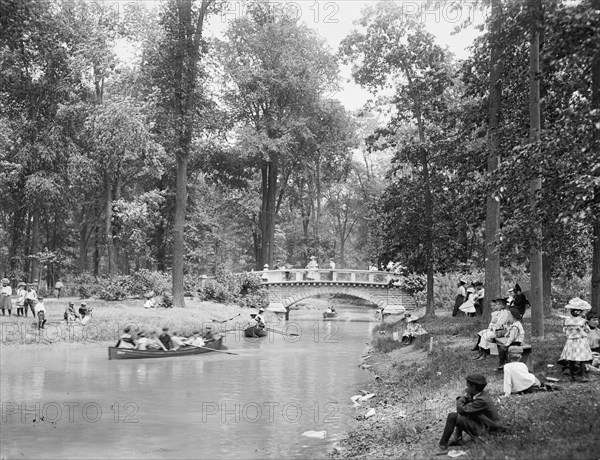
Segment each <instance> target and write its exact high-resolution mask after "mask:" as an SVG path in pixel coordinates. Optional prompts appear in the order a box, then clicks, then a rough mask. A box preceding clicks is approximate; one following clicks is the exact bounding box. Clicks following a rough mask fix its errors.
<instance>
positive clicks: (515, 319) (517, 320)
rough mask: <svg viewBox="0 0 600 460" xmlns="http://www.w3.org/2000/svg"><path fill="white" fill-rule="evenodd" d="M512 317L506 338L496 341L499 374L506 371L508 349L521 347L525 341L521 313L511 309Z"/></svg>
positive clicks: (513, 308)
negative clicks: (516, 346)
mask: <svg viewBox="0 0 600 460" xmlns="http://www.w3.org/2000/svg"><path fill="white" fill-rule="evenodd" d="M508 311H509V313H510V314H511V317H510V318H509V320H508V332H507V334H506V335H505V336H504V337H500V338H497V339H496V343H497V344H498V359H499V361H498V367H497V368H496V371H497V372H500V371H502V370H503V369H504V364H505V363H506V358H507V354H508V353H507V351H508V347H510V346H512V345H521V343H523V342H524V341H525V329H524V328H523V323H522V322H521V313H519V310H517V309H516V308H515V307H510V308H509V309H508Z"/></svg>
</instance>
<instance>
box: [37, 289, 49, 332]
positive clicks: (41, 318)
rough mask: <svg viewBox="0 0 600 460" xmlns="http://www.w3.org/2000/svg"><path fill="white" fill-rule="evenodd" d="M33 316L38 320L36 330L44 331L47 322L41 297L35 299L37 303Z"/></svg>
mask: <svg viewBox="0 0 600 460" xmlns="http://www.w3.org/2000/svg"><path fill="white" fill-rule="evenodd" d="M35 316H37V318H38V329H44V326H45V325H46V321H47V320H46V307H45V306H44V298H43V297H38V299H37V303H36V304H35Z"/></svg>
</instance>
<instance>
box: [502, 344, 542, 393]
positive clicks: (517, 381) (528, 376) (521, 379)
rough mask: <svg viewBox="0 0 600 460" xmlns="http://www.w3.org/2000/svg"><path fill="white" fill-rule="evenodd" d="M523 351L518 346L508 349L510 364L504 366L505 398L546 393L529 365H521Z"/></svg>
mask: <svg viewBox="0 0 600 460" xmlns="http://www.w3.org/2000/svg"><path fill="white" fill-rule="evenodd" d="M521 356H523V349H522V348H521V347H518V346H514V345H513V346H512V347H509V348H508V362H507V363H506V364H505V365H504V396H505V397H506V396H510V394H511V393H514V394H523V393H532V392H534V391H540V390H541V391H545V390H546V389H547V388H546V386H545V385H543V384H542V383H540V381H539V380H538V379H537V377H536V376H535V375H533V374H532V373H530V372H529V369H528V368H527V364H525V363H521V362H520V360H521Z"/></svg>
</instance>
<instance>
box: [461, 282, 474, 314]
mask: <svg viewBox="0 0 600 460" xmlns="http://www.w3.org/2000/svg"><path fill="white" fill-rule="evenodd" d="M474 293H475V288H472V287H470V288H468V289H467V300H465V302H464V303H463V304H462V305H461V306H460V307H458V309H459V310H460V311H462V312H464V313H465V314H467V315H469V316H473V315H475V302H474V301H473V294H474Z"/></svg>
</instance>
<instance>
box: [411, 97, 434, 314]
mask: <svg viewBox="0 0 600 460" xmlns="http://www.w3.org/2000/svg"><path fill="white" fill-rule="evenodd" d="M415 118H416V119H417V127H418V129H419V141H420V142H421V146H420V148H419V153H420V162H421V171H422V173H421V174H422V177H423V184H424V186H425V229H426V230H425V235H424V240H425V259H426V261H425V264H426V267H427V307H426V308H425V314H426V315H427V316H435V304H434V303H433V273H434V262H433V198H432V196H431V183H430V178H429V161H428V158H427V150H426V149H425V147H424V145H423V144H424V143H425V128H424V126H423V118H422V113H421V106H420V104H419V102H418V101H415Z"/></svg>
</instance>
